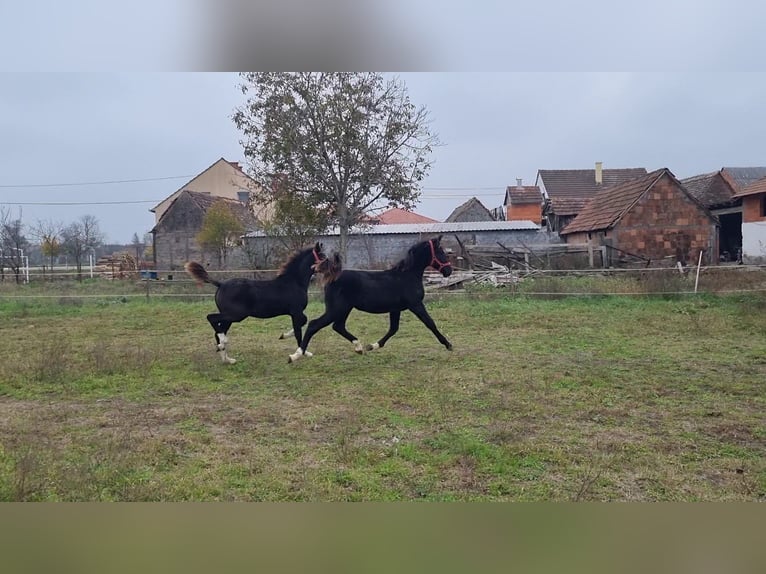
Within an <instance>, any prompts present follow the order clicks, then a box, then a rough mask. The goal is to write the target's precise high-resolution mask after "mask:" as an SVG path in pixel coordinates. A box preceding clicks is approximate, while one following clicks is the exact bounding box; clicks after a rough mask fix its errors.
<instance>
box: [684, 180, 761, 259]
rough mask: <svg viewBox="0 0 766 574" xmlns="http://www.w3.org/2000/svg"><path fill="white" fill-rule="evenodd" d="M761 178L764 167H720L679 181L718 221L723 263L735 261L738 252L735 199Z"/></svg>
mask: <svg viewBox="0 0 766 574" xmlns="http://www.w3.org/2000/svg"><path fill="white" fill-rule="evenodd" d="M762 177H766V167H723V168H721V169H720V170H718V171H714V172H711V173H704V174H700V175H695V176H692V177H688V178H686V179H682V180H681V183H682V184H684V187H686V189H687V190H688V191H689V193H691V194H692V195H693V196H694V197H695V198H696V199H697V200H698V201H699V202H700V203H701V204H702V205H704V206H705V207H706V208H707V209H708V210H709V211H710V212H711V213H712V214H713V215H715V216H716V217H717V218H718V220H719V221H720V228H719V240H718V241H719V246H720V252H721V259H722V260H723V261H736V260H738V258H739V255H740V254H741V251H742V197H735V196H736V195H737V194H738V193H739V192H740V191H742V190H743V189H744V188H745V187H747V186H748V185H750V184H752V183H753V182H755V181H757V180H758V179H760V178H762Z"/></svg>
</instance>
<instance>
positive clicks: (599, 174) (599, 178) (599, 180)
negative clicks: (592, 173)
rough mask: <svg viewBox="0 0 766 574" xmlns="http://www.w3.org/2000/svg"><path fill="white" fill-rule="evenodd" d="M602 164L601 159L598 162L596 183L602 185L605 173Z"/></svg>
mask: <svg viewBox="0 0 766 574" xmlns="http://www.w3.org/2000/svg"><path fill="white" fill-rule="evenodd" d="M602 165H603V162H600V161H597V162H596V185H601V184H602V183H603V182H604V175H603V173H602V169H601V166H602Z"/></svg>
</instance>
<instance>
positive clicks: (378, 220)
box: [367, 207, 437, 225]
mask: <svg viewBox="0 0 766 574" xmlns="http://www.w3.org/2000/svg"><path fill="white" fill-rule="evenodd" d="M367 222H368V223H369V224H371V225H398V224H401V223H437V221H436V220H435V219H431V218H430V217H426V216H425V215H420V214H419V213H415V212H414V211H407V210H406V209H399V208H398V207H393V208H391V209H389V210H387V211H384V212H383V213H381V214H379V215H371V216H369V217H368V218H367Z"/></svg>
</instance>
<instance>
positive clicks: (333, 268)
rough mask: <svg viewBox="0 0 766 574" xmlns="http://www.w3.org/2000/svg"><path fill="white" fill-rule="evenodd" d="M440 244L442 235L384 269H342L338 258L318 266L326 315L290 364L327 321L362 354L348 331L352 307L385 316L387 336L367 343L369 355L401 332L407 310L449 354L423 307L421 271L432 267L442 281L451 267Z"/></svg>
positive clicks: (313, 326) (312, 324)
mask: <svg viewBox="0 0 766 574" xmlns="http://www.w3.org/2000/svg"><path fill="white" fill-rule="evenodd" d="M440 243H441V236H439V237H438V238H436V239H430V240H428V241H421V242H420V243H417V244H416V245H413V246H412V247H411V248H410V249H409V251H408V252H407V256H406V257H405V258H404V259H402V260H401V261H400V262H399V263H397V264H396V265H394V266H393V267H392V268H391V269H387V270H386V271H354V270H348V269H347V270H343V269H342V268H341V262H340V258H339V257H338V256H337V255H336V256H335V258H334V260H333V261H330V260H329V259H328V260H326V261H324V262H322V263H321V264H320V265H319V266H318V268H319V271H320V273H322V275H323V277H324V281H325V283H326V284H325V291H324V300H325V312H324V314H323V315H322V316H321V317H317V318H316V319H314V320H312V321H311V322H309V325H308V327H307V328H306V334H305V336H304V337H303V341H302V342H301V344H300V346H299V348H298V350H297V351H296V352H295V353H293V354H292V355H290V362H293V361H297V360H298V359H299V358H301V357H302V356H303V355H307V354H308V355H310V354H309V353H308V352H307V351H306V349H307V348H308V346H309V341H311V337H313V336H314V334H315V333H316V332H317V331H319V330H320V329H323V328H324V327H326V326H327V325H329V324H331V323H332V328H333V329H334V330H335V332H336V333H339V334H340V335H342V336H343V337H345V338H346V339H348V340H349V341H351V342H352V343H353V344H354V348H355V350H356V352H357V353H361V352H362V351H363V347H362V344H361V342H360V341H359V340H358V339H357V338H356V337H355V336H354V335H352V334H351V333H349V332H348V330H347V329H346V319H347V318H348V316H349V314H350V313H351V311H352V309H359V310H360V311H365V312H367V313H388V314H389V318H390V326H389V329H388V332H387V333H386V334H385V335H384V336H383V338H382V339H380V340H379V341H378V342H377V343H373V344H372V345H367V347H366V349H367V350H368V351H372V350H374V349H379V348H381V347H383V346H384V345H385V344H386V341H388V340H389V339H390V338H391V337H392V336H393V335H394V333H396V332H397V331H398V330H399V317H400V315H401V312H402V311H406V310H409V311H412V312H413V313H414V314H415V316H416V317H417V318H418V319H420V320H421V321H422V322H423V324H425V326H426V327H428V328H429V329H430V330H431V332H432V333H433V334H434V335H436V338H437V339H438V340H439V342H440V343H441V344H442V345H444V346H445V347H446V348H447V349H448V350H451V349H452V343H450V342H449V341H448V340H447V338H446V337H445V336H444V335H442V334H441V333H440V332H439V329H438V328H437V327H436V323H434V320H433V319H432V318H431V316H430V315H429V314H428V311H426V308H425V306H424V305H423V297H424V296H425V290H424V288H423V272H424V271H425V268H426V267H428V266H431V267H433V268H434V269H436V270H437V271H439V272H440V273H441V274H442V275H443V276H444V277H449V275H450V274H451V273H452V266H451V264H450V262H449V260H448V259H447V256H446V254H445V253H444V251H443V250H442V248H441V245H440Z"/></svg>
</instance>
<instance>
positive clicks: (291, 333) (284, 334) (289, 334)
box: [279, 323, 305, 345]
mask: <svg viewBox="0 0 766 574" xmlns="http://www.w3.org/2000/svg"><path fill="white" fill-rule="evenodd" d="M304 325H305V323H304ZM301 326H303V325H301ZM294 334H295V329H290V330H289V331H285V332H284V333H282V334H281V335H280V336H279V340H280V341H281V340H282V339H287V338H288V337H291V336H292V335H294ZM298 344H299V345H300V344H301V342H300V341H298Z"/></svg>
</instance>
